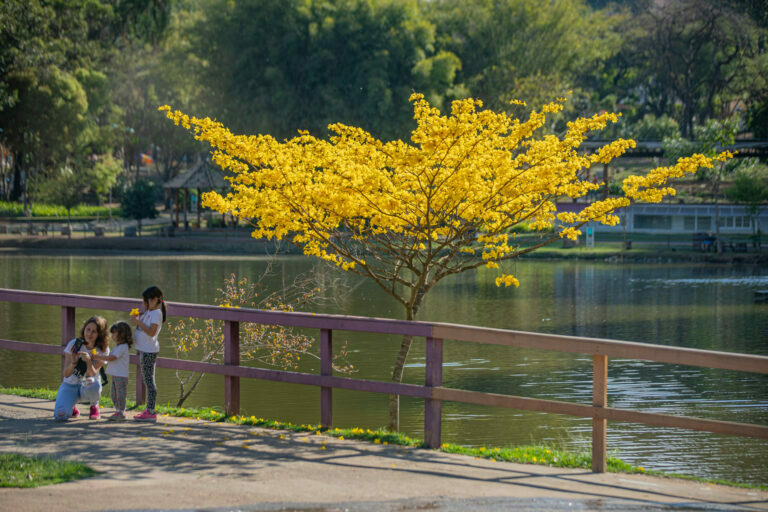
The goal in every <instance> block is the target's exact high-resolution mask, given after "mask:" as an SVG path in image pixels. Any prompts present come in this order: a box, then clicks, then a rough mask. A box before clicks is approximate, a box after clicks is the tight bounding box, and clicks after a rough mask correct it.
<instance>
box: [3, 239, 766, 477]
mask: <svg viewBox="0 0 768 512" xmlns="http://www.w3.org/2000/svg"><path fill="white" fill-rule="evenodd" d="M314 264H315V263H314V262H313V261H311V260H307V259H304V258H297V257H287V258H281V259H280V260H279V264H277V265H276V266H275V267H274V269H273V270H274V272H273V275H272V276H271V277H270V278H269V279H268V280H267V286H268V287H269V288H270V289H277V288H279V287H280V286H281V285H282V283H285V282H288V281H290V280H292V278H293V276H295V275H296V274H298V273H301V272H305V271H307V270H308V269H310V268H312V267H313V265H314ZM266 266H267V260H266V259H265V258H256V257H242V258H240V257H238V258H236V259H235V258H226V257H184V256H179V255H163V254H159V255H151V256H142V257H134V256H130V257H124V256H96V255H76V256H47V255H33V254H24V255H18V254H0V286H2V287H6V288H20V289H30V290H41V291H54V292H67V293H82V294H94V295H108V296H119V297H138V295H139V293H140V292H141V290H142V289H143V288H144V287H146V286H147V285H148V284H151V283H156V284H159V285H160V286H161V287H162V288H163V289H164V291H165V292H166V296H167V298H168V300H172V301H180V302H193V303H210V302H211V300H212V299H213V297H214V296H215V295H216V288H217V287H219V286H220V285H221V282H222V280H223V278H224V277H226V276H227V275H229V274H230V273H233V272H234V273H236V274H238V275H240V276H247V277H249V278H251V279H253V278H255V277H258V276H259V275H260V274H261V272H262V271H263V269H264V268H266ZM516 271H517V275H518V277H519V279H520V281H521V283H522V284H521V286H520V288H518V289H514V290H510V289H500V288H497V287H496V286H495V285H494V279H495V274H494V273H493V272H488V271H486V270H479V271H477V272H474V273H470V274H464V275H460V276H456V277H454V278H452V279H450V280H446V281H445V282H444V283H442V284H441V285H439V286H438V287H437V288H435V289H434V290H433V291H432V292H431V294H430V295H429V296H428V297H427V300H426V303H425V305H424V308H423V310H422V318H425V319H429V320H434V321H447V322H451V323H463V324H471V325H481V326H489V327H497V328H508V329H517V330H527V331H535V332H543V333H556V334H567V335H577V336H590V337H600V338H612V339H623V340H632V341H641V342H647V343H656V344H664V345H679V346H686V347H695V348H705V349H712V350H726V351H736V352H745V353H753V354H763V355H768V314H766V313H767V311H766V309H767V307H766V305H765V304H755V303H754V302H753V299H752V298H753V293H754V291H755V290H757V289H764V288H766V286H767V285H768V269H766V268H764V267H762V268H761V267H751V266H697V265H688V264H686V265H608V264H601V263H588V262H538V261H535V262H523V263H519V264H518V265H517V269H516ZM319 279H321V280H322V281H323V282H325V283H326V284H327V285H328V286H329V287H330V293H329V295H330V297H331V298H332V299H333V300H329V301H328V302H327V303H325V304H321V305H317V306H315V307H314V310H315V311H317V312H328V313H343V314H353V315H364V316H372V317H390V318H401V317H402V313H401V311H400V309H399V306H398V305H397V304H396V303H395V301H394V300H392V299H391V298H389V297H387V296H386V295H384V294H383V292H381V291H380V290H379V289H378V288H377V287H375V286H374V285H372V284H371V283H369V282H367V281H365V280H362V279H358V278H355V277H353V276H348V275H341V274H339V273H338V272H336V271H335V270H332V269H327V268H326V267H322V270H321V272H320V274H319ZM54 309H55V308H49V307H45V306H27V305H19V304H8V303H0V337H3V338H8V339H17V340H24V341H32V342H38V343H51V344H55V343H58V339H59V322H60V315H59V312H58V311H56V310H54ZM94 312H95V311H86V310H78V313H77V321H78V322H81V321H83V320H84V319H85V318H87V317H88V316H89V315H91V314H93V313H94ZM101 313H102V314H104V315H105V316H106V317H107V319H108V320H109V321H113V320H118V319H120V315H119V314H118V313H116V312H101ZM312 334H313V335H316V333H312ZM344 341H347V342H349V346H350V349H351V359H352V361H351V362H352V363H353V364H355V366H356V367H357V368H358V369H359V373H358V374H357V375H356V376H358V377H360V378H366V379H380V380H385V379H388V377H389V373H390V371H391V365H392V362H393V361H394V359H395V354H396V352H397V349H398V346H399V340H398V339H397V338H395V337H387V336H381V335H372V334H361V333H344V332H338V333H335V334H334V343H336V342H338V343H342V342H344ZM161 343H162V344H163V349H162V351H161V355H163V356H169V357H170V356H172V355H173V352H172V351H171V350H169V348H168V340H167V338H165V339H164V338H163V336H162V335H161ZM444 357H445V368H444V377H443V380H444V383H445V385H446V386H449V387H456V388H462V389H470V390H476V391H488V392H493V393H506V394H513V395H521V396H528V397H534V398H544V399H557V400H566V401H572V402H580V403H589V402H590V401H591V396H592V388H591V376H592V360H591V358H590V357H587V356H584V355H580V354H559V353H551V352H545V351H538V350H531V349H514V348H507V347H499V346H492V345H487V346H486V345H480V344H474V343H458V342H452V341H446V343H445V347H444ZM424 364H425V360H424V346H423V343H421V342H417V343H416V344H415V346H414V349H413V350H412V353H411V355H410V356H409V364H408V367H407V370H406V373H405V380H406V382H413V383H421V382H423V379H424ZM302 370H303V371H313V372H316V371H318V368H317V364H316V363H315V362H312V361H308V362H306V363H305V365H304V366H303V367H302ZM58 371H59V362H58V360H57V359H56V358H55V357H52V356H38V355H33V354H18V353H10V352H8V351H0V384H2V385H5V386H10V385H19V386H29V387H34V386H48V387H56V386H57V385H58V383H59V378H58ZM134 378H135V376H133V375H132V377H131V381H132V382H133V379H134ZM158 379H159V392H160V396H159V400H160V401H161V402H175V400H176V399H177V394H178V385H177V384H176V380H175V376H174V374H173V372H170V371H162V370H161V371H159V372H158ZM241 386H242V397H243V398H242V399H243V408H244V410H245V411H246V412H248V413H249V414H256V415H259V416H265V417H273V418H276V419H282V420H286V421H294V422H300V423H306V422H317V421H318V418H319V391H318V390H317V389H314V388H310V387H305V386H299V385H291V384H280V383H272V382H259V381H248V380H246V381H244V382H243V383H242V384H241ZM608 387H609V405H610V406H613V407H622V408H632V409H640V410H644V411H649V412H661V413H668V414H678V415H690V416H699V417H704V418H712V419H722V420H731V421H740V422H746V423H757V424H763V425H766V424H768V377H766V376H764V375H755V374H748V373H738V372H726V371H721V370H711V369H701V368H695V367H689V366H682V365H666V364H657V363H646V362H639V361H634V360H623V359H616V360H612V361H611V362H610V366H609V383H608ZM222 397H223V379H222V378H220V377H216V376H208V377H205V378H204V380H203V383H202V384H201V387H200V388H199V389H198V390H197V391H195V393H194V394H193V395H192V398H191V399H190V401H189V402H188V403H189V404H190V405H208V404H212V403H213V404H220V403H221V402H222ZM401 405H402V409H403V414H402V421H401V426H402V429H403V430H404V431H405V432H406V433H409V434H412V435H415V436H421V433H422V432H421V431H422V428H423V424H422V422H423V402H422V401H421V400H416V399H410V398H403V399H402V400H401ZM386 415H387V397H385V396H379V395H375V394H369V393H356V392H350V391H341V390H340V391H336V392H335V393H334V422H335V423H336V424H337V425H339V426H348V425H356V426H362V427H370V428H372V427H377V426H381V425H384V424H386V421H387V418H386ZM444 418H445V421H444V425H443V437H444V439H445V441H448V442H459V443H463V444H471V445H479V444H492V445H505V444H509V443H512V444H520V443H530V442H550V443H555V444H559V445H561V446H566V447H568V448H571V449H573V448H588V447H589V442H590V434H591V422H590V421H589V420H582V419H578V418H572V417H568V416H559V415H548V414H540V413H529V412H524V411H516V410H500V409H496V408H489V407H482V406H474V405H467V404H456V403H446V404H445V405H444ZM608 447H609V451H610V452H611V455H617V456H620V457H621V458H623V459H624V460H626V461H628V462H630V463H632V464H636V465H642V466H644V467H647V468H653V469H660V470H667V471H676V472H682V473H689V474H695V475H699V476H707V477H721V478H727V479H731V480H734V479H735V480H741V481H745V482H753V483H767V482H768V466H767V465H766V464H768V463H767V462H766V461H768V442H766V441H759V440H752V439H742V438H731V437H727V436H718V435H714V434H707V433H701V432H692V431H683V430H677V429H662V428H657V427H645V426H642V425H634V424H621V423H611V424H609V434H608Z"/></svg>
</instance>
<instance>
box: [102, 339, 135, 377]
mask: <svg viewBox="0 0 768 512" xmlns="http://www.w3.org/2000/svg"><path fill="white" fill-rule="evenodd" d="M112 355H113V356H115V357H116V358H117V359H115V360H114V361H110V362H109V364H108V365H107V375H112V376H114V377H128V376H129V375H130V357H131V355H130V353H129V352H128V344H127V343H122V344H120V345H118V346H116V347H115V350H113V351H112Z"/></svg>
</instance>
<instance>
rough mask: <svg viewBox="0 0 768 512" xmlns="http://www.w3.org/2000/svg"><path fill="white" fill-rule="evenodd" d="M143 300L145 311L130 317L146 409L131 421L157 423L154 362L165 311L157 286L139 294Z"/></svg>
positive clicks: (158, 347)
mask: <svg viewBox="0 0 768 512" xmlns="http://www.w3.org/2000/svg"><path fill="white" fill-rule="evenodd" d="M141 296H142V298H143V299H144V308H145V311H144V313H142V314H141V315H138V316H131V323H132V324H133V325H135V326H136V336H135V341H136V350H137V351H138V352H139V359H140V362H141V377H142V379H143V380H144V385H145V386H146V387H147V408H146V409H145V410H144V412H142V413H140V414H137V415H136V416H134V418H133V419H135V420H137V421H157V414H155V401H156V400H157V386H156V385H155V361H156V360H157V353H158V352H160V343H159V342H158V341H157V336H158V334H160V328H161V327H162V325H163V322H165V317H166V310H165V300H164V299H163V292H162V291H161V290H160V288H158V287H157V286H150V287H149V288H147V289H146V290H144V292H142V294H141Z"/></svg>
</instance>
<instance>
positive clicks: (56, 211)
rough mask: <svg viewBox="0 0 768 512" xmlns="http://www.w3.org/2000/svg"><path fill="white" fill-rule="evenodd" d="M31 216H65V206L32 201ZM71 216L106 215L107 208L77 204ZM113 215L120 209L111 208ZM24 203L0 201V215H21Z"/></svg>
mask: <svg viewBox="0 0 768 512" xmlns="http://www.w3.org/2000/svg"><path fill="white" fill-rule="evenodd" d="M31 212H32V217H49V218H51V217H64V218H66V217H67V208H66V207H65V206H63V205H51V204H45V203H34V204H33V205H32V211H31ZM70 213H71V216H72V217H106V216H107V215H108V214H109V208H107V207H106V206H91V205H86V204H78V205H75V206H74V207H72V209H71V212H70ZM112 214H113V215H120V214H121V210H120V209H119V208H118V209H115V208H113V209H112ZM23 216H24V205H23V204H22V203H17V202H13V201H0V217H23Z"/></svg>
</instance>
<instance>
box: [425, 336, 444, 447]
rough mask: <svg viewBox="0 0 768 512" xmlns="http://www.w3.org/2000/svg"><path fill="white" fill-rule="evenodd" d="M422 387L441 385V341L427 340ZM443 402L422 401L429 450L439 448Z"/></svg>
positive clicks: (436, 339)
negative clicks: (425, 364)
mask: <svg viewBox="0 0 768 512" xmlns="http://www.w3.org/2000/svg"><path fill="white" fill-rule="evenodd" d="M424 385H425V386H428V387H431V386H436V387H437V386H442V385H443V340H441V339H438V338H432V337H428V338H427V367H426V372H425V377H424ZM442 412H443V401H442V400H436V399H433V398H427V399H425V400H424V443H425V444H426V445H427V446H428V447H429V448H439V447H440V434H441V426H442V423H441V422H442Z"/></svg>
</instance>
